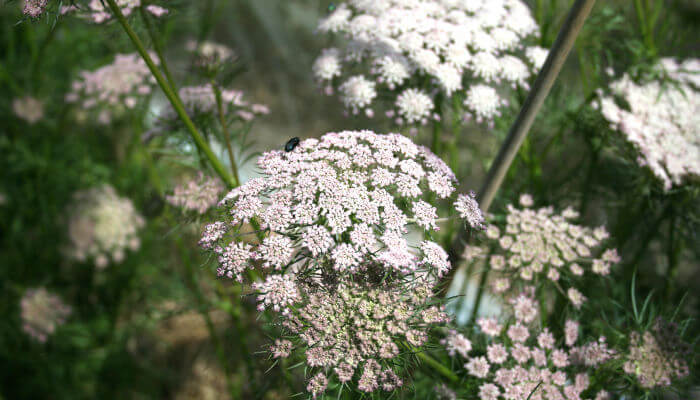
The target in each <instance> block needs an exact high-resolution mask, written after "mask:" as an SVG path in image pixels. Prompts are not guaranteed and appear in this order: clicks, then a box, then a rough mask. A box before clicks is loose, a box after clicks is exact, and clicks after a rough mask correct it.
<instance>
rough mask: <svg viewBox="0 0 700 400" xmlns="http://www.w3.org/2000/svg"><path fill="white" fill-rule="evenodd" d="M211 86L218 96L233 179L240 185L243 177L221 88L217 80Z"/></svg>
mask: <svg viewBox="0 0 700 400" xmlns="http://www.w3.org/2000/svg"><path fill="white" fill-rule="evenodd" d="M211 87H212V89H213V90H214V95H215V97H216V109H217V113H218V114H219V123H220V124H221V131H222V132H223V134H224V142H226V149H227V150H228V159H229V162H230V163H231V171H233V179H235V185H236V186H238V185H240V182H241V178H240V177H239V176H238V166H237V165H236V157H235V156H234V154H233V146H231V135H230V133H229V130H228V124H227V123H226V115H225V114H224V102H223V100H222V98H221V89H220V88H219V85H217V84H216V83H215V82H212V83H211Z"/></svg>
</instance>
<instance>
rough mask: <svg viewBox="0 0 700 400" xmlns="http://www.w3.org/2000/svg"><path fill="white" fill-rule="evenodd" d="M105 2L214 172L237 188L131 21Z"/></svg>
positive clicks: (115, 4)
mask: <svg viewBox="0 0 700 400" xmlns="http://www.w3.org/2000/svg"><path fill="white" fill-rule="evenodd" d="M105 1H106V2H107V5H109V8H110V9H111V10H112V13H113V14H114V16H115V18H116V19H117V21H119V23H120V24H121V26H122V28H123V29H124V32H126V34H127V35H128V36H129V38H130V39H131V42H132V43H133V44H134V46H135V47H136V50H137V51H138V53H139V54H140V55H141V58H143V61H144V62H145V63H146V65H147V66H148V69H149V70H150V71H151V73H152V74H153V77H154V78H155V79H156V82H158V86H160V88H161V89H162V90H163V93H165V96H166V97H167V98H168V100H169V101H170V104H171V105H172V106H173V108H174V109H175V112H176V113H177V115H178V117H180V119H181V120H182V122H183V123H184V124H185V127H186V128H187V130H188V131H189V133H190V136H192V139H194V141H195V144H196V145H197V148H199V149H200V150H201V151H202V152H203V153H204V155H205V156H206V158H207V159H208V160H209V163H210V164H211V166H212V168H214V171H215V172H216V173H217V174H218V175H219V176H220V177H221V179H222V180H223V181H224V182H225V183H226V184H227V185H228V186H229V187H230V188H233V187H235V185H234V183H235V182H234V179H233V177H232V176H231V175H230V174H229V173H228V172H227V171H226V169H225V168H224V166H223V164H222V163H221V161H220V160H219V159H218V157H216V155H215V154H214V152H213V151H212V150H211V148H210V147H209V145H208V144H207V142H206V140H204V137H202V135H201V134H200V133H199V131H198V130H197V128H196V127H195V126H194V123H193V122H192V120H191V119H190V117H189V116H188V115H187V112H186V111H185V107H184V106H183V105H182V101H181V100H180V98H179V97H178V95H177V94H176V93H175V92H174V91H173V89H172V88H171V87H170V85H168V82H167V81H166V80H165V78H164V77H163V74H162V73H161V72H160V70H159V69H158V67H156V65H155V63H154V62H153V60H152V59H151V56H150V55H149V54H148V52H147V51H146V48H145V47H144V46H143V43H142V42H141V39H139V37H138V36H137V35H136V32H134V29H133V28H132V27H131V25H129V21H127V20H126V18H124V14H122V12H121V10H120V9H119V6H117V3H116V2H115V0H105Z"/></svg>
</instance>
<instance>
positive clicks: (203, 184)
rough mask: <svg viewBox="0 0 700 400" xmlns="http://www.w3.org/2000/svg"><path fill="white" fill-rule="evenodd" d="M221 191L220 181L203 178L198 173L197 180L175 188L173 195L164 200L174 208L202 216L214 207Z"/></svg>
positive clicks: (222, 188)
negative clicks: (194, 212) (195, 212)
mask: <svg viewBox="0 0 700 400" xmlns="http://www.w3.org/2000/svg"><path fill="white" fill-rule="evenodd" d="M223 191H224V184H223V183H222V182H221V180H220V179H217V178H211V177H208V176H204V174H202V173H201V172H200V173H199V176H198V177H197V179H192V180H189V181H187V182H186V183H184V184H182V185H178V186H176V187H175V189H174V190H173V194H172V195H170V196H168V197H166V200H167V201H168V203H170V204H172V205H173V206H175V207H181V208H183V209H185V210H192V211H197V212H198V213H200V214H204V213H205V212H206V211H207V210H208V209H209V208H210V207H212V206H215V205H216V203H217V202H218V201H219V195H220V194H221V192H223Z"/></svg>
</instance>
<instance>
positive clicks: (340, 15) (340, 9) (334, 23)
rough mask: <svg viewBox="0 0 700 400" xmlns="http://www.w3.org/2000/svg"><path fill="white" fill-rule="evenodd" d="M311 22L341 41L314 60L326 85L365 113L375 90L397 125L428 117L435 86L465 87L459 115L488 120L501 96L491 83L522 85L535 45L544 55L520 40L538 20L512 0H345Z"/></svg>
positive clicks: (535, 57)
mask: <svg viewBox="0 0 700 400" xmlns="http://www.w3.org/2000/svg"><path fill="white" fill-rule="evenodd" d="M318 29H319V31H321V32H324V33H329V34H337V35H340V36H342V37H343V38H344V39H346V40H347V43H348V44H347V46H346V47H345V48H343V49H340V48H328V49H325V50H323V51H322V53H321V55H320V56H319V57H318V58H317V59H316V62H315V63H314V66H313V73H314V76H315V78H316V79H317V80H318V81H319V82H320V83H321V84H322V85H323V86H325V88H326V90H325V91H326V93H327V94H332V93H333V92H334V91H335V90H334V88H338V89H340V95H341V98H342V100H343V103H344V104H345V106H346V107H347V108H348V109H350V110H351V111H353V112H354V113H357V112H359V111H365V112H366V113H368V114H369V115H370V116H371V115H372V114H373V113H372V112H371V111H370V110H371V107H372V106H373V104H374V102H375V99H376V98H378V96H377V93H378V92H380V91H381V93H382V94H383V96H382V98H387V99H388V104H385V106H386V108H387V112H386V115H387V116H388V117H389V118H394V121H395V122H396V123H397V124H398V125H402V124H425V123H427V122H428V121H429V120H432V119H433V118H434V117H435V112H436V110H435V104H434V102H435V99H436V94H437V93H440V94H441V96H445V97H448V98H449V97H451V96H453V95H455V94H460V96H461V97H460V98H464V97H465V94H466V99H465V100H464V104H463V106H464V107H465V110H466V116H468V117H470V118H471V117H475V118H476V119H477V120H478V121H479V122H481V121H485V122H490V121H492V120H493V118H494V117H495V116H496V115H498V114H499V109H500V108H501V107H502V106H503V105H505V104H506V100H505V97H503V96H502V95H500V94H499V93H498V92H497V91H496V90H495V86H503V85H509V86H513V87H516V86H520V87H527V80H528V79H529V78H530V76H531V75H532V73H533V71H534V70H535V69H537V68H539V67H540V66H541V62H543V60H542V56H541V52H540V53H538V51H537V50H542V51H544V52H545V56H546V50H543V49H540V48H533V49H532V50H531V49H530V48H525V45H524V43H525V42H527V41H528V38H529V37H531V36H534V35H536V34H537V32H538V26H537V24H536V23H535V21H534V19H533V18H532V16H531V15H530V11H529V10H528V8H527V6H525V4H524V3H523V2H521V1H520V0H491V1H475V2H474V1H472V2H457V1H442V0H426V1H396V0H378V1H372V2H370V1H365V0H350V1H347V2H345V3H342V4H339V5H338V6H337V7H336V8H335V10H333V11H332V12H331V13H330V14H329V15H328V16H326V17H325V18H323V19H322V20H321V21H320V23H319V26H318ZM358 64H359V65H360V66H361V69H358V68H357V65H358ZM358 71H360V72H361V73H362V74H361V75H357V72H358ZM351 72H352V74H353V75H352V76H349V74H350V73H351ZM384 95H386V96H384Z"/></svg>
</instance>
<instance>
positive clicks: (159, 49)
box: [139, 7, 177, 91]
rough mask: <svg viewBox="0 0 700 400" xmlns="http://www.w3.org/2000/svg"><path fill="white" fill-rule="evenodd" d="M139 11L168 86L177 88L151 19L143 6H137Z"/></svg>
mask: <svg viewBox="0 0 700 400" xmlns="http://www.w3.org/2000/svg"><path fill="white" fill-rule="evenodd" d="M139 11H140V12H141V18H142V19H143V24H144V25H146V30H147V31H148V36H149V37H150V38H151V42H152V43H153V49H154V50H155V51H156V55H157V56H158V60H159V61H160V67H161V68H163V72H164V73H165V78H166V79H167V80H168V83H169V84H170V87H171V88H172V89H173V91H175V90H177V85H176V84H175V80H174V79H173V75H172V74H171V73H170V68H168V63H167V62H166V61H165V56H164V55H163V54H164V53H163V48H162V47H161V45H160V40H158V35H156V31H155V29H154V28H153V24H152V23H151V19H150V18H149V17H148V15H146V12H145V11H144V9H143V7H140V8H139Z"/></svg>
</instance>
